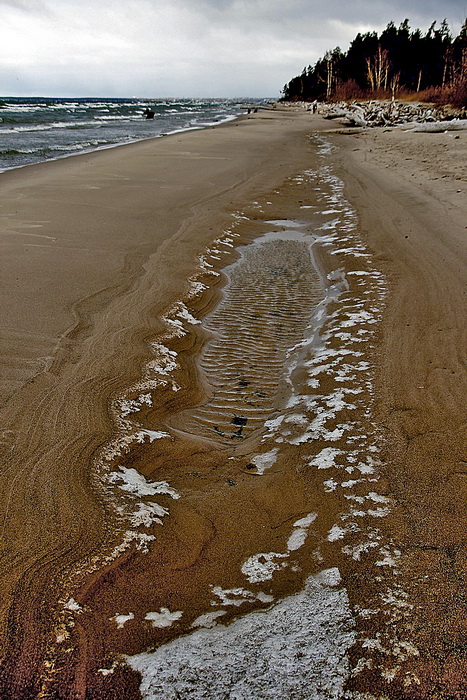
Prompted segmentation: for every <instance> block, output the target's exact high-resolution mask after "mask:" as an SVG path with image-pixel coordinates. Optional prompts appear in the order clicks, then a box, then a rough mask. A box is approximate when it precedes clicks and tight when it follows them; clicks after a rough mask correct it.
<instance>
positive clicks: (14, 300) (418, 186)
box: [0, 109, 467, 700]
mask: <svg viewBox="0 0 467 700" xmlns="http://www.w3.org/2000/svg"><path fill="white" fill-rule="evenodd" d="M466 163H467V134H465V132H461V133H459V134H454V133H445V134H427V133H408V132H406V131H404V130H403V129H400V128H397V129H395V128H394V129H363V130H360V129H358V130H353V131H352V130H349V129H336V125H335V124H334V123H330V122H328V121H325V120H324V119H322V118H321V117H320V115H319V114H317V115H311V114H310V113H308V112H304V111H300V110H297V111H294V110H281V109H277V110H270V111H260V112H258V113H257V114H251V115H250V116H249V117H248V118H247V117H244V118H241V119H239V120H237V121H234V122H229V123H227V124H224V125H221V126H217V127H214V128H209V129H204V130H201V131H196V132H187V133H181V134H177V135H172V136H170V137H166V138H162V139H154V140H148V141H144V142H140V143H136V144H132V145H129V146H122V147H118V148H113V149H109V150H106V151H101V152H96V153H93V154H88V155H82V156H77V157H73V158H68V159H65V160H60V161H55V162H48V163H43V164H40V165H35V166H29V167H26V168H21V169H17V170H12V171H9V172H5V173H2V174H0V221H1V223H0V243H1V248H2V255H1V257H0V266H1V271H0V278H1V285H0V294H1V295H2V298H1V304H2V310H3V311H2V328H1V336H0V348H1V355H0V356H1V363H2V372H1V380H0V381H1V384H0V392H1V393H0V399H1V403H0V412H1V431H2V441H1V457H2V458H1V465H2V466H1V472H0V479H1V489H0V514H1V519H2V532H1V559H0V562H1V577H0V582H1V583H0V594H1V595H0V638H1V642H0V643H1V649H2V669H1V674H0V691H1V692H0V695H1V696H2V697H8V698H35V697H41V698H71V697H73V698H83V699H84V698H104V699H105V698H122V697H125V698H129V699H130V698H139V697H145V698H176V697H183V698H198V697H200V698H201V697H212V698H221V697H238V698H245V699H247V698H250V697H258V698H260V697H264V698H266V697H283V698H295V697H297V698H298V697H300V698H310V699H311V698H323V699H328V698H336V700H338V699H340V698H353V699H354V700H355V699H356V700H362V699H363V698H365V699H366V700H371V699H372V698H390V699H392V698H398V699H399V698H419V699H422V698H459V699H460V698H462V697H464V696H465V693H466V687H465V677H466V667H465V619H466V614H465V613H466V610H465V574H466V552H465V531H466V524H467V523H466V515H465V513H466V511H465V506H464V503H465V495H466V491H467V482H466V463H465V460H466V456H465V425H466V413H465V399H464V397H465V395H466V389H467V386H466V385H467V381H466V376H465V351H466V337H465V335H466V330H465V318H466V284H465V281H466V273H467V260H466V248H465V236H466V216H465V212H466V197H467V184H466V182H467V167H466ZM203 654H205V655H204V656H203ZM213 660H214V661H213ZM206 684H207V685H206ZM203 693H204V695H203ZM234 693H236V694H234ZM271 693H272V694H271Z"/></svg>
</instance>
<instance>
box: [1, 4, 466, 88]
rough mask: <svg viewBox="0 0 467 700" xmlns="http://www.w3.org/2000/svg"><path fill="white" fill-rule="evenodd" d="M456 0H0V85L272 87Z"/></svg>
mask: <svg viewBox="0 0 467 700" xmlns="http://www.w3.org/2000/svg"><path fill="white" fill-rule="evenodd" d="M463 4H464V3H463V2H459V1H458V0H449V1H448V2H444V3H443V8H442V14H443V17H440V16H439V11H440V8H439V3H435V2H431V1H430V0H423V2H422V0H418V1H417V2H414V3H411V6H410V8H409V10H408V8H407V3H406V2H402V0H400V1H399V0H374V1H373V2H368V0H365V1H364V2H363V0H360V1H358V0H357V1H356V2H350V3H341V2H340V1H338V0H328V2H327V3H324V2H322V0H319V1H318V0H288V2H284V0H249V1H247V0H126V2H123V0H100V2H99V3H96V2H95V0H93V1H91V0H44V1H42V2H40V1H38V0H0V32H1V36H0V66H2V68H1V69H0V93H3V94H8V93H10V94H50V95H59V94H62V95H63V94H66V95H70V96H72V95H78V94H81V95H107V96H111V95H144V96H150V95H153V96H182V95H185V96H195V95H199V96H207V95H211V96H213V95H217V96H223V95H225V96H235V95H236V96H238V95H243V96H247V95H251V96H253V95H262V96H274V95H278V93H279V91H280V89H281V88H282V86H283V84H284V83H285V82H287V81H288V80H290V78H292V77H293V76H294V75H296V74H297V73H298V72H300V71H301V69H302V68H303V67H304V66H305V65H308V64H310V63H311V64H312V63H314V62H315V61H316V60H317V59H318V58H319V57H320V56H322V55H323V54H324V53H325V51H326V50H327V49H332V48H334V47H335V46H340V47H341V48H342V49H343V50H345V49H346V48H347V46H348V44H349V42H350V41H351V40H352V38H353V37H354V36H355V34H356V33H357V32H358V31H367V30H370V29H377V30H381V29H382V28H383V27H384V26H385V25H386V24H387V23H388V22H389V21H390V20H394V21H395V22H396V24H397V23H399V22H401V21H403V19H405V17H406V15H407V14H409V19H410V20H411V25H412V26H413V27H415V26H418V25H420V26H421V28H422V29H426V28H427V27H428V26H429V25H430V24H431V22H432V21H433V20H434V19H437V20H442V19H443V18H444V15H446V16H447V18H448V20H450V21H451V22H458V27H457V28H456V29H458V28H459V26H460V24H461V22H462V20H463V17H462V7H463Z"/></svg>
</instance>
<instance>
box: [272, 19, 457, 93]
mask: <svg viewBox="0 0 467 700" xmlns="http://www.w3.org/2000/svg"><path fill="white" fill-rule="evenodd" d="M436 24H437V23H436V22H433V23H432V25H431V26H430V28H429V29H428V31H427V32H426V33H425V34H423V33H422V31H421V30H420V29H414V30H412V29H411V28H410V26H409V20H408V19H406V20H404V22H402V23H401V25H400V26H399V27H396V25H395V24H394V22H390V23H389V24H388V25H387V27H386V29H384V30H383V32H382V33H381V34H380V35H378V34H377V32H367V33H365V34H360V33H358V34H357V36H356V37H355V39H354V40H353V41H352V43H351V44H350V47H349V50H348V51H347V52H345V53H343V52H342V51H341V49H340V48H339V47H337V48H335V49H334V50H333V51H327V52H326V54H325V55H324V56H323V57H322V58H320V59H319V60H318V61H317V62H316V63H315V65H314V66H308V67H307V68H304V69H303V71H302V73H301V75H298V76H296V77H295V78H292V80H291V81H290V82H289V83H287V85H285V86H284V89H283V97H282V99H283V100H287V101H290V100H305V101H313V100H333V99H351V98H357V99H358V98H368V97H372V96H377V97H384V96H389V95H391V96H392V97H395V96H396V95H397V94H400V93H407V92H409V93H425V95H424V96H425V98H427V97H431V98H432V99H433V100H434V101H445V102H449V101H451V102H452V103H453V104H455V103H456V104H457V106H465V105H467V19H466V20H465V22H464V24H463V26H462V29H461V31H460V33H459V35H458V36H456V37H453V35H452V34H451V31H450V29H449V25H448V23H447V21H446V20H443V22H441V24H440V26H439V27H437V26H436Z"/></svg>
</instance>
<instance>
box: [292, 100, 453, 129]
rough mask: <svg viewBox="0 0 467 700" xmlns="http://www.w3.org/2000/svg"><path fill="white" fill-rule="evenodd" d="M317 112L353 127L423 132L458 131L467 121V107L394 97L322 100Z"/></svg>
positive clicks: (296, 104) (308, 105)
mask: <svg viewBox="0 0 467 700" xmlns="http://www.w3.org/2000/svg"><path fill="white" fill-rule="evenodd" d="M292 104H293V105H294V106H295V107H296V108H297V107H299V106H301V107H303V108H305V109H308V110H309V109H310V103H307V102H303V103H297V102H295V103H292ZM318 111H319V113H320V115H321V116H322V117H324V119H335V120H336V121H338V122H339V123H340V124H344V125H345V126H354V127H371V126H387V127H392V126H407V127H411V128H412V126H413V128H414V129H418V130H420V131H451V130H453V131H454V130H456V131H457V130H461V129H465V128H466V127H465V126H464V125H463V124H464V123H465V122H466V121H467V120H466V119H465V116H466V115H465V110H454V109H451V108H449V107H435V106H432V105H426V104H420V103H417V102H397V101H393V100H369V101H366V102H363V101H362V102H358V101H352V102H337V103H330V104H326V103H320V104H319V110H318ZM430 123H431V124H433V127H432V128H428V124H430ZM420 125H425V127H426V128H421V127H420ZM448 125H451V126H448Z"/></svg>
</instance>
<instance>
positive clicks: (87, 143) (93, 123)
mask: <svg viewBox="0 0 467 700" xmlns="http://www.w3.org/2000/svg"><path fill="white" fill-rule="evenodd" d="M248 102H249V103H250V104H251V102H252V100H248ZM253 102H254V101H253ZM257 102H259V100H257ZM146 107H149V108H150V109H151V110H153V111H154V113H155V116H154V119H146V118H145V115H144V110H145V108H146ZM241 108H242V101H241V100H234V99H209V100H207V99H206V100H203V99H165V100H163V99H157V100H140V99H117V98H112V99H109V98H86V99H81V98H75V99H66V98H43V97H27V98H23V97H21V98H20V97H4V98H0V171H2V170H6V169H8V168H15V167H19V166H22V165H29V164H31V163H38V162H41V161H44V160H49V159H53V158H59V157H64V156H67V155H73V154H75V153H82V152H85V151H92V150H95V149H96V148H103V147H108V146H111V145H115V144H120V143H129V142H131V141H138V140H141V139H145V138H150V137H154V136H162V135H164V134H167V133H173V132H175V131H184V130H187V129H201V128H203V127H206V126H210V125H213V124H217V123H219V122H222V121H226V120H229V119H232V118H234V117H235V116H237V115H238V114H240V113H241V111H242V109H241Z"/></svg>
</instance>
